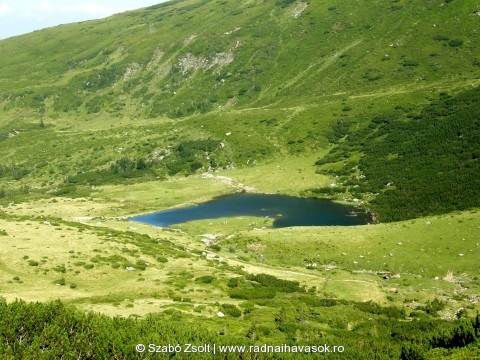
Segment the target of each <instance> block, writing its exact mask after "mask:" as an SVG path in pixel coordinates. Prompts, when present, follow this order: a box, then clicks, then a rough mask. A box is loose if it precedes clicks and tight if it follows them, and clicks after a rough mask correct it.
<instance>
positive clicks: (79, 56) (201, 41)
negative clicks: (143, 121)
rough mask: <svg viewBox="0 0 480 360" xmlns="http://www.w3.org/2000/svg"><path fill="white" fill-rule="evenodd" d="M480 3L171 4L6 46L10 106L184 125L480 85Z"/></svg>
mask: <svg viewBox="0 0 480 360" xmlns="http://www.w3.org/2000/svg"><path fill="white" fill-rule="evenodd" d="M478 11H480V9H479V8H478V4H476V3H475V1H462V2H460V1H449V2H446V3H444V2H442V1H434V0H432V1H428V2H421V1H413V2H412V1H409V2H407V1H393V2H385V1H380V0H377V1H363V0H362V1H358V2H355V3H351V2H340V3H339V2H337V1H322V2H309V3H307V2H303V1H255V2H252V1H248V2H245V1H204V0H203V1H202V0H184V1H170V2H167V3H163V4H160V5H158V6H153V7H150V8H147V9H145V10H140V11H132V12H128V13H126V14H122V15H117V16H113V17H110V18H107V19H105V20H99V21H88V22H84V23H79V24H72V25H65V26H59V27H55V28H51V29H47V30H42V31H37V32H34V33H32V34H29V35H25V36H19V37H14V38H11V39H7V40H4V41H2V42H1V45H0V46H1V47H0V51H1V52H0V56H1V57H0V66H1V68H2V72H1V79H0V93H1V99H2V101H3V105H4V108H5V109H11V108H27V109H31V110H32V111H35V112H37V113H45V114H46V116H54V115H57V116H62V114H63V113H65V112H74V113H78V114H92V113H104V112H106V113H108V114H111V115H116V116H123V115H124V116H129V117H133V118H137V117H159V116H164V115H167V116H169V117H181V116H185V115H191V114H198V113H205V112H208V111H212V110H215V109H219V108H225V107H232V106H233V107H235V108H239V107H245V106H248V107H252V106H264V105H271V104H272V103H283V104H290V105H292V104H298V103H303V102H306V101H310V102H311V101H318V98H319V97H322V96H325V95H332V94H337V93H342V94H343V95H344V97H345V98H348V97H349V96H352V95H359V94H366V93H375V92H379V91H380V92H386V91H400V90H401V89H403V90H409V89H410V90H411V89H414V88H417V87H431V86H434V85H438V83H440V84H444V86H449V85H452V84H454V83H455V82H458V81H460V82H461V81H465V80H468V79H473V78H476V77H478V73H479V67H478V66H479V61H480V59H479V58H478V42H479V37H480V34H479V33H478V22H479V17H478Z"/></svg>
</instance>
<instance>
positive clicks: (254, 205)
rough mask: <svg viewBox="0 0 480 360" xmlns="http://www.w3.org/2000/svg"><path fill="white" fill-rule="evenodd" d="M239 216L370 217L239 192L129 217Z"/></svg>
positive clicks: (350, 221) (308, 222)
mask: <svg viewBox="0 0 480 360" xmlns="http://www.w3.org/2000/svg"><path fill="white" fill-rule="evenodd" d="M238 216H255V217H263V218H273V219H274V221H273V227H274V228H282V227H290V226H352V225H365V224H367V223H368V222H369V221H371V219H370V217H369V216H368V215H367V214H366V213H365V212H363V211H362V210H361V209H358V208H355V207H353V206H350V205H343V204H339V203H336V202H333V201H330V200H324V199H306V198H299V197H294V196H287V195H270V194H255V193H237V194H233V195H225V196H220V197H217V198H215V199H213V200H211V201H208V202H204V203H200V204H195V205H192V206H189V207H184V208H172V209H168V210H164V211H160V212H156V213H151V214H147V215H141V216H136V217H132V218H130V219H129V220H133V221H137V222H141V223H145V224H149V225H154V226H159V227H168V226H170V225H175V224H181V223H185V222H188V221H194V220H204V219H218V218H228V217H238Z"/></svg>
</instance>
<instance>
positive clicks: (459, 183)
mask: <svg viewBox="0 0 480 360" xmlns="http://www.w3.org/2000/svg"><path fill="white" fill-rule="evenodd" d="M352 123H353V121H351V120H350V119H342V120H340V121H338V122H337V123H336V124H335V126H334V127H333V128H332V137H333V138H335V139H336V141H337V143H338V145H337V146H336V147H334V148H333V150H332V151H331V152H330V153H329V154H328V155H327V156H325V157H324V158H323V159H320V160H319V161H317V163H316V164H317V165H318V167H319V170H318V171H319V172H326V173H329V174H336V175H339V176H340V179H341V180H340V186H336V187H330V188H320V189H312V190H311V193H313V194H318V195H321V194H323V195H338V194H341V193H343V192H348V193H350V194H351V195H352V196H353V197H357V198H360V199H361V198H364V199H365V200H366V202H368V203H369V205H368V206H370V207H371V209H372V210H373V212H374V213H375V214H376V215H377V217H378V219H379V220H380V221H387V222H388V221H398V220H405V219H412V218H416V217H421V216H425V215H434V214H442V213H447V212H451V211H456V210H466V209H472V208H476V207H479V206H480V177H479V176H478V174H479V173H480V150H479V147H478V144H480V88H479V87H477V88H474V89H471V90H466V91H462V92H460V93H455V94H453V95H448V94H447V93H442V94H440V96H439V97H438V99H435V100H432V101H431V102H430V104H429V105H428V106H426V107H425V108H423V109H421V110H420V111H418V112H417V111H415V109H412V108H409V107H407V106H406V105H402V104H399V105H398V106H396V107H395V110H394V111H392V112H391V113H385V114H382V115H380V116H378V117H375V118H373V119H372V121H371V122H369V123H367V125H366V126H363V127H361V128H360V129H358V130H351V128H352ZM354 156H358V157H360V160H359V161H358V162H355V161H352V160H351V158H352V157H354ZM334 163H338V164H340V166H341V169H340V170H337V169H332V165H331V164H334ZM369 194H373V196H369Z"/></svg>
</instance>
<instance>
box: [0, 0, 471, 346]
mask: <svg viewBox="0 0 480 360" xmlns="http://www.w3.org/2000/svg"><path fill="white" fill-rule="evenodd" d="M298 4H299V3H298V2H297V3H295V4H293V5H292V6H290V7H286V8H281V7H279V6H276V5H275V2H274V1H265V2H255V3H252V2H234V1H232V2H224V1H223V2H219V1H209V2H206V1H192V0H187V1H176V2H168V3H166V4H164V5H162V6H158V7H152V8H150V9H147V10H146V11H137V12H130V13H127V14H124V15H118V16H114V17H111V18H108V19H105V20H101V21H97V22H85V23H80V24H71V25H67V26H63V27H57V28H51V29H46V30H42V31H38V32H35V33H32V34H29V35H25V36H22V37H17V38H12V39H8V40H4V41H1V42H0V66H1V68H2V71H1V73H0V100H1V101H2V105H3V108H2V109H0V159H1V160H0V165H2V170H3V174H2V177H1V178H0V181H1V185H0V190H2V189H3V190H4V195H5V197H4V198H3V199H1V201H2V204H1V205H2V207H1V209H0V215H1V218H0V230H4V233H5V235H2V236H0V250H1V251H0V253H2V254H6V255H5V256H2V257H1V259H0V270H1V271H0V289H1V291H2V294H3V296H5V297H7V299H9V300H13V299H15V298H22V299H26V300H42V301H43V300H49V299H55V298H58V297H61V298H64V299H66V300H65V301H66V302H71V303H73V304H75V305H77V306H79V307H81V308H83V309H91V310H95V311H101V312H104V313H107V314H110V315H113V314H121V315H129V314H138V315H143V314H146V313H149V312H158V311H162V312H164V313H165V314H168V316H169V315H170V314H171V312H170V313H169V312H168V311H172V310H174V311H180V313H184V314H187V316H190V315H191V314H196V315H197V316H198V317H199V318H200V319H202V321H208V325H209V327H211V328H212V329H216V330H219V331H220V329H222V327H228V329H229V331H232V332H234V333H236V332H238V333H241V332H244V331H246V329H247V328H248V327H250V326H253V324H254V323H255V322H257V320H258V319H259V318H260V319H261V321H262V322H263V323H264V324H265V326H267V327H271V328H272V329H274V328H275V326H276V325H275V320H274V318H275V316H276V315H275V314H276V313H277V310H278V308H279V307H281V306H287V307H289V306H290V307H291V306H293V307H294V308H296V307H299V308H301V306H300V305H299V303H298V302H295V301H296V300H295V299H291V298H288V297H284V296H283V295H282V296H278V298H276V299H275V301H273V302H272V303H271V304H270V306H265V305H261V306H258V307H257V308H256V310H255V311H254V312H253V314H251V315H243V316H242V319H243V320H242V321H241V322H239V321H236V320H235V319H227V320H226V322H222V321H221V320H219V319H215V313H216V312H217V311H218V310H219V308H220V307H219V304H220V303H232V304H236V305H241V307H242V308H247V307H248V306H250V305H251V304H249V303H248V301H247V302H242V301H238V300H235V299H232V298H230V297H229V296H228V291H229V288H228V286H227V281H228V279H229V278H230V277H236V276H238V275H239V271H240V270H239V268H238V266H241V267H243V270H245V271H247V272H249V273H268V274H271V275H275V276H277V277H280V278H284V279H289V280H297V281H300V282H301V284H302V285H306V286H307V287H308V288H312V287H313V288H315V291H314V295H315V296H318V298H325V297H327V298H339V299H348V300H355V301H366V300H373V301H376V302H378V303H380V304H382V305H394V306H398V307H402V306H405V307H406V309H407V313H408V314H409V315H411V316H412V317H415V316H416V315H415V312H418V311H419V310H418V309H419V307H420V306H421V305H424V304H425V303H426V302H427V301H431V300H432V299H434V298H439V299H442V300H445V301H447V306H446V308H445V309H444V310H443V311H442V313H441V314H440V315H441V316H442V317H443V318H448V319H451V318H452V317H453V316H454V314H455V312H456V311H458V309H459V308H461V307H463V308H466V309H467V313H468V314H469V315H473V314H474V313H475V311H478V303H477V305H475V304H476V302H475V301H476V299H477V298H476V294H478V291H479V286H480V285H479V283H478V278H479V276H480V274H479V273H478V271H477V269H476V267H475V266H476V262H475V256H474V254H475V252H478V244H477V240H476V238H475V234H476V233H478V228H479V226H480V224H479V222H478V219H479V218H480V217H479V214H478V211H472V212H471V213H470V212H465V213H452V214H448V215H444V216H432V217H429V218H421V219H417V220H412V221H405V222H398V223H393V224H380V225H376V226H364V227H351V228H297V229H279V230H268V229H263V230H258V229H256V228H261V227H263V226H268V221H267V222H265V219H254V218H243V219H220V220H216V221H203V222H194V223H189V224H185V225H182V226H180V227H179V229H178V230H168V229H152V228H151V227H148V226H144V225H136V224H134V225H132V224H131V223H129V222H126V221H124V220H123V216H127V215H131V214H136V213H142V212H147V211H153V210H157V209H159V208H167V207H171V206H176V205H181V204H188V203H192V202H200V201H203V200H205V199H208V198H211V197H213V196H216V195H218V194H223V193H228V192H232V191H235V189H234V188H232V187H230V186H228V185H224V184H222V183H221V182H220V181H214V180H212V179H202V178H201V177H200V173H201V172H202V171H205V170H206V169H207V168H208V161H207V160H206V155H205V154H201V156H200V155H199V154H197V156H198V157H199V158H201V162H202V164H203V166H204V167H203V168H202V169H200V170H199V171H198V172H197V173H196V174H194V175H193V176H189V177H184V176H179V177H173V178H169V179H168V180H165V177H166V167H165V166H164V163H165V161H164V162H162V161H159V162H158V163H156V164H155V167H154V169H153V171H152V172H149V173H147V174H145V175H144V176H143V177H142V178H133V179H118V178H112V179H110V180H111V182H113V184H103V185H96V186H90V185H86V184H85V183H81V184H77V185H76V186H75V187H72V186H70V185H69V184H68V182H67V183H66V182H65V181H66V180H67V179H68V178H70V177H72V176H75V175H77V174H79V173H80V174H82V173H87V174H96V173H97V172H98V171H102V170H105V169H109V167H110V165H111V164H113V163H114V162H115V161H116V160H118V159H120V158H121V157H122V156H128V157H129V158H138V157H143V158H147V159H149V158H152V157H154V156H157V155H158V154H160V153H162V151H164V150H167V153H168V151H172V149H175V148H176V146H178V145H179V144H184V143H185V142H186V141H188V140H189V139H215V140H218V141H221V142H222V143H223V144H224V147H222V148H221V149H220V148H219V149H217V150H216V151H217V152H216V153H215V156H216V158H217V159H218V163H219V166H218V170H220V172H219V173H215V174H214V175H219V176H228V177H230V178H233V179H234V180H236V181H237V182H239V183H243V184H245V185H247V186H250V187H253V188H255V189H256V190H258V191H262V192H280V193H288V194H298V193H300V192H301V191H302V190H305V189H309V188H312V187H321V186H328V185H329V184H330V183H332V182H335V181H336V179H334V178H332V176H330V175H318V174H316V173H315V170H316V167H315V165H314V162H315V160H316V159H318V158H320V157H322V156H323V155H324V154H325V153H326V152H327V151H328V150H329V149H330V148H331V146H332V145H331V144H329V138H328V134H329V131H330V125H331V124H332V123H334V122H336V121H338V120H339V119H344V118H349V119H355V121H354V123H353V128H354V129H355V128H360V127H362V126H365V125H368V122H369V120H370V119H371V118H373V117H374V116H377V115H381V114H384V113H385V112H388V111H393V110H394V107H395V106H397V105H402V106H409V107H411V108H412V109H420V108H421V107H422V106H423V105H424V104H426V103H427V101H429V100H430V99H431V98H432V97H433V98H434V97H436V94H437V93H438V92H442V91H447V92H450V91H456V90H459V89H463V88H468V87H470V86H471V85H478V84H479V69H480V68H479V67H478V61H479V59H478V45H477V44H478V43H479V41H478V40H479V39H478V37H479V34H478V30H477V26H476V25H477V23H478V17H477V16H473V15H472V14H474V13H475V12H476V11H479V9H478V6H477V5H476V4H475V3H474V2H473V1H463V2H457V1H453V2H448V3H445V4H444V3H441V2H440V1H428V2H420V1H415V2H404V1H399V2H392V3H390V2H388V3H386V2H385V1H368V2H367V1H365V2H364V1H361V2H357V3H356V4H350V3H348V2H345V3H344V4H337V3H334V2H333V1H323V2H310V3H309V4H308V6H307V8H306V9H305V11H304V12H303V13H301V14H300V16H299V17H298V18H295V17H293V16H292V14H294V9H295V8H296V6H297V5H298ZM185 19H188V20H187V21H186V20H185ZM236 29H238V30H236ZM232 30H233V31H232ZM230 31H232V32H231V33H229V34H225V33H226V32H230ZM79 33H80V34H81V36H78V35H77V34H79ZM437 35H443V37H441V39H445V37H448V40H435V37H436V36H437ZM455 39H459V40H462V41H463V44H462V45H461V46H450V45H449V41H451V40H455ZM18 49H21V51H19V50H18ZM220 53H225V54H230V53H231V54H233V59H234V60H233V62H232V63H230V64H228V65H225V66H224V67H221V66H219V65H215V66H213V67H212V68H211V69H204V68H202V66H203V65H202V64H205V62H203V60H202V59H208V60H209V62H212V61H215V59H217V61H219V60H221V59H224V56H225V55H219V54H220ZM187 54H193V55H194V56H195V58H194V57H193V55H187ZM228 56H230V55H228ZM182 59H184V60H183V64H184V65H183V67H182V65H180V64H181V63H182ZM185 59H187V60H188V59H189V61H190V64H193V65H195V66H196V68H189V69H187V68H186V67H185V66H186V65H185V64H186V63H188V61H187V60H185ZM195 59H196V60H195ZM200 60H201V61H200ZM127 69H129V70H127ZM126 73H128V75H127V76H126V77H125V74H126ZM87 83H89V85H87ZM205 89H208V91H206V90H205ZM412 111H413V110H412ZM42 120H43V123H44V125H46V126H44V127H42V126H40V125H41V121H42ZM227 133H230V135H227ZM32 138H34V139H35V141H32ZM166 161H167V162H168V161H169V160H168V155H167V160H166ZM22 169H25V170H26V171H27V173H25V174H23V175H22V176H14V175H15V174H16V173H19V174H20V171H21V170H22ZM14 173H15V174H14ZM103 175H104V173H100V175H99V177H102V176H103ZM16 177H19V179H18V180H16ZM110 180H109V181H110ZM217 180H220V179H217ZM107 182H108V181H107ZM118 183H120V185H119V184H118ZM55 194H57V195H55ZM44 221H48V222H49V223H50V225H49V224H44ZM427 221H430V222H431V225H427V224H425V223H426V222H427ZM252 224H254V225H252ZM132 227H134V228H136V229H132ZM142 234H146V235H148V236H149V237H150V238H147V237H144V236H143V235H142ZM202 234H221V235H219V237H218V240H217V244H218V245H219V246H220V250H218V248H217V250H214V249H212V248H211V247H209V246H207V245H205V244H204V242H202V241H201V240H202V239H203V238H204V237H202V236H200V235H202ZM230 236H231V237H230ZM152 239H153V240H152ZM154 243H155V244H154ZM158 243H160V245H158ZM159 246H160V247H161V251H160V253H159V250H158V247H159ZM33 249H35V250H33ZM204 251H205V252H207V253H209V254H216V256H217V258H216V259H213V260H207V259H205V257H204V256H202V252H204ZM459 254H463V256H460V255H459ZM259 255H262V256H263V257H264V259H265V260H266V263H265V264H262V263H260V262H259V261H258V259H259ZM432 255H434V256H432ZM25 256H28V258H24V257H25ZM158 256H161V257H162V258H160V259H159V258H158ZM163 257H164V258H167V260H168V261H167V262H164V259H163ZM30 260H34V261H37V262H38V265H36V266H32V265H30V264H29V261H30ZM306 260H308V262H316V263H317V269H316V270H308V269H306V268H305V264H306V263H307V261H306ZM145 262H148V263H149V264H150V265H148V266H146V265H145ZM227 264H228V265H227ZM62 265H64V266H65V268H63V267H62ZM89 265H93V267H90V266H89ZM126 266H132V267H136V268H137V270H135V271H133V272H128V271H126V270H125V267H126ZM143 267H145V270H140V268H143ZM449 271H451V272H452V273H451V275H448V274H449ZM384 272H385V273H386V274H387V275H388V276H391V275H394V274H397V273H398V274H400V278H399V279H395V278H394V279H389V280H386V279H383V278H382V277H383V276H384V275H385V273H384ZM206 274H213V276H214V277H215V280H214V282H213V283H212V284H202V283H198V282H195V280H194V279H195V278H196V277H198V276H201V275H206ZM447 275H448V276H447ZM435 277H438V280H436V279H435ZM62 278H64V279H65V283H66V284H65V285H63V286H62V285H56V284H55V283H58V280H61V279H62ZM119 278H121V280H122V281H119V280H118V279H119ZM92 280H94V281H92ZM71 284H75V285H76V287H75V286H73V288H70V285H71ZM182 298H185V299H190V300H191V302H184V301H181V299H182ZM303 306H305V305H304V304H303ZM342 306H343V305H342ZM165 311H167V312H165ZM322 312H324V314H325V315H324V318H323V319H322V320H321V321H317V320H318V319H316V320H315V321H314V320H311V321H312V324H313V323H315V324H316V325H315V326H319V327H321V328H322V329H336V328H340V327H342V328H343V327H345V328H348V327H350V322H351V323H352V324H353V323H355V324H357V325H359V326H361V324H364V323H368V317H369V316H373V315H371V314H365V313H359V312H357V311H356V310H352V309H351V308H349V307H347V306H344V307H341V306H340V307H334V308H332V309H330V310H328V311H327V310H325V309H322ZM346 312H348V315H344V316H343V317H341V316H340V315H341V314H342V313H344V314H345V313H346ZM166 316H167V315H166ZM338 319H340V320H338ZM355 326H356V325H355ZM269 336H270V337H268V336H265V337H264V338H263V339H275V340H280V339H282V336H283V335H282V333H281V332H279V331H278V330H275V331H273V332H272V334H270V335H269ZM265 341H267V340H265Z"/></svg>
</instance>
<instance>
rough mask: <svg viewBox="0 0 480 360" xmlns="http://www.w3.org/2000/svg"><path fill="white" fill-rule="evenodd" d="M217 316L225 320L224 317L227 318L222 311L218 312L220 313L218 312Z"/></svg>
mask: <svg viewBox="0 0 480 360" xmlns="http://www.w3.org/2000/svg"><path fill="white" fill-rule="evenodd" d="M217 316H218V317H219V318H223V317H225V314H224V313H222V312H221V311H218V312H217Z"/></svg>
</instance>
